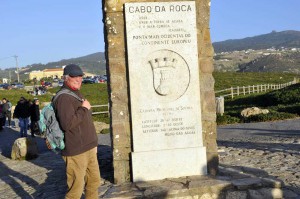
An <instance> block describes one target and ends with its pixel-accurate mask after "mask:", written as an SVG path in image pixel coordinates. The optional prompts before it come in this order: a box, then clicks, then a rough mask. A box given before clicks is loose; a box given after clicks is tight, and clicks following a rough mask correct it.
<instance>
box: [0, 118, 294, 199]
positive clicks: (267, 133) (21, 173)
mask: <svg viewBox="0 0 300 199" xmlns="http://www.w3.org/2000/svg"><path fill="white" fill-rule="evenodd" d="M299 129H300V119H296V120H287V121H279V122H265V123H251V124H250V123H249V124H237V125H229V126H219V127H218V145H219V155H220V165H221V167H223V168H234V169H238V170H240V171H241V172H247V173H251V172H252V173H253V174H255V175H257V176H264V177H266V176H268V177H275V178H278V179H281V180H282V181H283V182H284V183H285V185H286V187H285V188H287V189H290V190H292V191H293V192H296V193H298V194H299V195H300V179H299V177H300V130H299ZM17 138H19V133H18V129H10V128H5V129H4V130H3V131H1V132H0V199H2V198H3V199H4V198H5V199H6V198H22V199H23V198H25V199H27V198H37V199H43V198H53V199H60V198H64V194H65V191H66V180H65V170H64V163H63V160H62V158H61V157H60V155H57V154H55V153H53V152H51V151H48V149H47V148H46V146H45V143H44V140H43V139H42V138H40V137H36V138H34V139H36V141H37V143H38V148H39V157H38V158H36V159H34V160H30V161H15V160H11V159H10V152H11V147H12V145H13V142H14V141H15V140H16V139H17ZM98 159H99V164H100V171H101V178H102V179H103V182H104V184H103V185H102V186H101V187H100V188H99V191H100V192H99V195H102V194H104V192H105V191H106V190H107V189H108V187H111V186H112V185H111V181H112V178H113V172H112V159H111V149H110V137H109V135H99V146H98Z"/></svg>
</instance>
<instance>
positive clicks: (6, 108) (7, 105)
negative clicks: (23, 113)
mask: <svg viewBox="0 0 300 199" xmlns="http://www.w3.org/2000/svg"><path fill="white" fill-rule="evenodd" d="M2 103H3V114H4V126H5V123H6V118H7V121H8V127H11V107H12V104H11V102H10V101H9V100H7V99H6V98H3V99H2Z"/></svg>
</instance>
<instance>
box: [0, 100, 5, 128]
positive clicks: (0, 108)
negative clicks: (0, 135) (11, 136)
mask: <svg viewBox="0 0 300 199" xmlns="http://www.w3.org/2000/svg"><path fill="white" fill-rule="evenodd" d="M4 122H5V114H4V112H3V103H2V101H0V131H2V130H3V126H4Z"/></svg>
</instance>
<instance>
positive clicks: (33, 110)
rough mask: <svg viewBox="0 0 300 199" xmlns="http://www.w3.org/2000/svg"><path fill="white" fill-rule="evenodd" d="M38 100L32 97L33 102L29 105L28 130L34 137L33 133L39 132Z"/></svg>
mask: <svg viewBox="0 0 300 199" xmlns="http://www.w3.org/2000/svg"><path fill="white" fill-rule="evenodd" d="M39 104H40V101H39V99H37V98H34V100H33V103H32V104H31V105H30V108H29V112H30V132H31V137H35V135H34V134H36V133H39V125H38V121H39V120H40V107H39Z"/></svg>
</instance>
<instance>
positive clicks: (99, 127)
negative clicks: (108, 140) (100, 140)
mask: <svg viewBox="0 0 300 199" xmlns="http://www.w3.org/2000/svg"><path fill="white" fill-rule="evenodd" d="M94 126H95V129H96V133H100V132H101V131H102V130H103V129H109V124H106V123H104V122H96V121H95V122H94Z"/></svg>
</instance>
